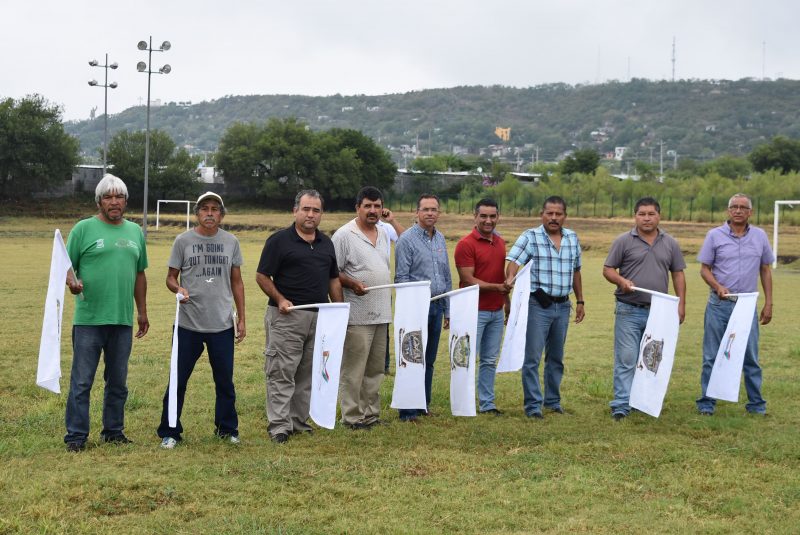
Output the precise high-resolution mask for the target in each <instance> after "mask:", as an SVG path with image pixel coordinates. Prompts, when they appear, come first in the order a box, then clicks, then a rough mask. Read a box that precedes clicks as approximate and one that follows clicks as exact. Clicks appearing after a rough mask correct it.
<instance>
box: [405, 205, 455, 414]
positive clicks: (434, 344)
mask: <svg viewBox="0 0 800 535" xmlns="http://www.w3.org/2000/svg"><path fill="white" fill-rule="evenodd" d="M417 220H418V223H417V224H416V225H414V226H413V227H411V228H409V229H408V230H406V231H405V232H404V233H403V234H402V235H400V237H399V238H398V239H397V245H396V247H395V253H394V256H395V270H394V271H395V275H394V281H395V282H412V281H427V280H429V281H431V297H433V296H436V295H440V294H443V293H445V292H449V291H450V290H451V289H452V288H453V279H452V277H451V275H450V260H449V258H448V256H447V244H446V243H445V240H444V235H443V234H442V233H441V232H439V231H438V230H436V222H437V221H438V220H439V197H437V196H436V195H432V194H427V193H423V194H422V195H420V197H419V200H418V201H417ZM443 323H444V328H445V329H449V328H450V305H449V303H448V299H446V298H445V299H438V300H436V301H433V302H431V304H430V307H429V308H428V343H427V346H426V347H425V400H426V402H427V404H428V406H429V407H430V404H431V385H432V383H433V363H434V362H436V352H437V351H438V349H439V335H440V334H441V331H442V324H443ZM421 414H428V411H426V410H418V409H400V419H401V420H404V421H411V422H413V421H416V419H417V416H419V415H421Z"/></svg>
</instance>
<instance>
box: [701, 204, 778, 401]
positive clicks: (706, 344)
mask: <svg viewBox="0 0 800 535" xmlns="http://www.w3.org/2000/svg"><path fill="white" fill-rule="evenodd" d="M752 210H753V203H752V202H751V201H750V199H749V198H748V197H747V196H746V195H744V194H742V193H737V194H736V195H734V196H733V197H731V198H730V200H729V201H728V217H729V218H730V219H728V221H727V222H726V223H725V224H724V225H722V226H719V227H716V228H713V229H711V230H710V231H708V234H707V235H706V239H705V241H704V242H703V247H702V248H701V249H700V254H698V255H697V260H698V261H699V262H700V263H701V264H702V266H701V267H700V276H701V277H703V280H704V281H705V282H706V284H708V286H709V287H710V288H711V292H710V295H709V296H708V303H707V304H706V314H705V324H704V331H703V369H702V372H701V373H700V389H701V392H700V398H699V399H698V400H697V410H698V411H699V412H700V414H702V415H703V416H711V415H712V414H714V407H715V404H716V400H715V399H713V398H709V397H707V396H706V389H707V388H708V381H709V379H710V378H711V370H712V369H713V368H714V361H715V360H716V358H717V351H718V350H719V345H720V342H721V341H722V337H723V336H724V335H725V330H726V329H727V327H728V321H729V320H730V317H731V313H732V312H733V308H734V307H735V306H736V298H735V297H728V295H729V294H737V293H750V292H756V291H758V278H759V276H760V277H761V286H763V288H764V308H763V309H762V310H761V318H760V320H761V325H766V324H767V323H769V322H770V321H771V320H772V271H771V270H770V264H772V262H773V261H774V259H775V257H774V256H773V254H772V249H771V248H770V246H769V240H768V239H767V234H766V233H765V232H764V231H763V230H761V229H760V228H758V227H753V226H751V225H750V224H749V223H748V222H747V221H748V219H749V218H750V214H751V213H752ZM758 324H759V318H758V317H756V315H755V313H754V314H753V324H752V327H751V328H750V337H749V338H748V339H747V348H746V349H745V352H744V366H743V368H742V371H743V374H744V387H745V390H746V391H747V400H748V403H747V406H746V408H747V412H750V413H753V414H766V412H767V402H766V401H765V400H764V398H763V397H761V366H759V364H758Z"/></svg>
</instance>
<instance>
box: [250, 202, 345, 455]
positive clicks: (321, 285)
mask: <svg viewBox="0 0 800 535" xmlns="http://www.w3.org/2000/svg"><path fill="white" fill-rule="evenodd" d="M292 213H293V214H294V224H293V225H291V226H290V227H288V228H286V229H283V230H279V231H278V232H276V233H275V234H273V235H272V236H270V237H269V238H268V239H267V242H266V243H265V244H264V250H263V251H262V252H261V260H260V261H259V263H258V270H257V271H258V273H257V274H256V282H257V283H258V285H259V287H261V289H262V290H263V291H264V293H265V294H267V296H269V304H268V306H267V312H266V315H265V317H264V327H265V329H266V331H267V348H266V351H265V355H266V362H265V366H264V368H265V370H266V373H267V419H268V420H269V426H268V427H267V430H268V431H269V435H270V438H271V439H272V440H273V441H274V442H276V443H278V444H282V443H284V442H286V441H287V440H288V439H289V435H292V434H295V433H302V432H304V431H311V426H310V425H308V423H307V420H308V414H309V410H310V403H311V370H312V365H313V360H312V357H313V354H314V334H315V332H316V328H317V311H316V310H308V309H305V310H290V307H292V306H295V305H311V304H314V303H327V302H328V296H330V298H331V300H332V301H334V302H342V301H343V295H342V286H341V283H340V282H339V269H338V267H337V264H336V251H335V250H334V248H333V242H331V239H330V238H328V237H327V236H325V235H324V234H322V233H321V232H320V231H318V230H317V227H318V226H319V222H320V220H321V219H322V197H321V196H320V194H319V192H317V191H315V190H303V191H301V192H300V193H298V194H297V196H296V197H295V200H294V209H293V210H292Z"/></svg>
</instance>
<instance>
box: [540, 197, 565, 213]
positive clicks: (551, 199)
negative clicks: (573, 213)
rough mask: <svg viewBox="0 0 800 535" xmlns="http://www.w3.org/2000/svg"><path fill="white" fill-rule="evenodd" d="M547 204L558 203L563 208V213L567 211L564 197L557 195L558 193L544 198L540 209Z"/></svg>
mask: <svg viewBox="0 0 800 535" xmlns="http://www.w3.org/2000/svg"><path fill="white" fill-rule="evenodd" d="M548 204H560V205H561V207H562V208H563V209H564V213H565V214H566V213H567V201H565V200H564V197H559V196H558V195H550V196H549V197H548V198H546V199H545V200H544V202H543V203H542V211H544V209H545V208H546V207H547V205H548Z"/></svg>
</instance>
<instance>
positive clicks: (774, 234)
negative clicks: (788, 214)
mask: <svg viewBox="0 0 800 535" xmlns="http://www.w3.org/2000/svg"><path fill="white" fill-rule="evenodd" d="M782 204H788V205H789V206H794V205H795V204H800V201H775V217H774V219H773V221H772V254H774V255H775V261H774V262H773V263H772V269H775V268H777V267H778V220H779V219H780V214H781V211H780V207H781V205H782Z"/></svg>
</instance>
